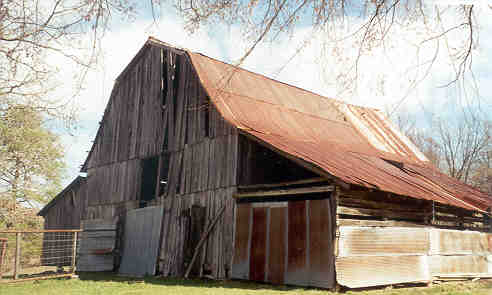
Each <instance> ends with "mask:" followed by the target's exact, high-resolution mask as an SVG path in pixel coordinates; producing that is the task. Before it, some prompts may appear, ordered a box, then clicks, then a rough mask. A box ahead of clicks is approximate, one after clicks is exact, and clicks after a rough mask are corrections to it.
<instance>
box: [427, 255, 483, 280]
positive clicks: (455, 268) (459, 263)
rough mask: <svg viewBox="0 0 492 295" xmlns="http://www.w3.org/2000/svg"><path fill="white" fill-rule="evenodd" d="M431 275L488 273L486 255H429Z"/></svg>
mask: <svg viewBox="0 0 492 295" xmlns="http://www.w3.org/2000/svg"><path fill="white" fill-rule="evenodd" d="M429 259H430V261H429V262H430V272H431V275H433V276H436V275H439V274H477V273H488V272H489V270H488V263H489V261H488V259H487V256H486V255H460V256H441V255H435V256H430V257H429Z"/></svg>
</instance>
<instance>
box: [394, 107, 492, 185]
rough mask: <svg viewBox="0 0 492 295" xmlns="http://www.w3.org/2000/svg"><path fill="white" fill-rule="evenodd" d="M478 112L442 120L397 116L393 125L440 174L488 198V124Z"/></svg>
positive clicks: (491, 144) (491, 151)
mask: <svg viewBox="0 0 492 295" xmlns="http://www.w3.org/2000/svg"><path fill="white" fill-rule="evenodd" d="M480 115H481V113H480V112H471V111H469V112H464V113H461V112H455V113H454V114H453V115H452V116H451V115H449V114H448V115H447V117H445V118H442V117H441V118H435V117H434V118H428V120H425V121H427V123H426V122H425V121H420V122H419V123H420V124H417V121H416V120H415V117H413V116H412V115H409V114H408V113H403V112H402V113H399V114H397V116H396V122H395V123H396V124H397V125H398V127H399V128H400V130H402V132H403V133H405V134H406V135H407V136H408V137H409V138H410V140H412V142H413V143H414V144H415V145H416V146H417V147H419V149H420V150H421V151H422V152H423V153H424V154H425V155H426V157H427V158H428V159H429V161H430V162H431V163H432V164H433V165H434V166H435V167H437V168H438V169H440V170H441V171H442V172H444V173H446V174H447V175H449V176H451V177H454V178H456V179H458V180H461V181H463V182H464V183H467V184H470V185H472V186H474V187H476V188H478V189H480V190H482V191H483V192H487V193H490V194H492V182H491V181H492V169H491V168H492V124H491V122H490V121H488V120H487V119H486V118H483V117H482V116H480Z"/></svg>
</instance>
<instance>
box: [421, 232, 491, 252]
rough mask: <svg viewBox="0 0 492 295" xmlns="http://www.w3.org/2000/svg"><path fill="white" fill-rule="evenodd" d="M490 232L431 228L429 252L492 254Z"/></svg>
mask: <svg viewBox="0 0 492 295" xmlns="http://www.w3.org/2000/svg"><path fill="white" fill-rule="evenodd" d="M489 240H492V234H487V233H480V232H476V231H461V230H446V229H432V230H430V241H431V246H430V253H431V254H432V255H434V254H439V255H467V254H468V255H470V254H492V245H491V244H489Z"/></svg>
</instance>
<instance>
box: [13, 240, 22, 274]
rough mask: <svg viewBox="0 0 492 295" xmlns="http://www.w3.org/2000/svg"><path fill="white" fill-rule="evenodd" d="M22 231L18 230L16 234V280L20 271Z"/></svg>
mask: <svg viewBox="0 0 492 295" xmlns="http://www.w3.org/2000/svg"><path fill="white" fill-rule="evenodd" d="M21 235H22V233H20V232H18V233H16V234H15V262H14V263H15V264H14V280H17V279H18V278H19V271H20V254H21V239H22V236H21Z"/></svg>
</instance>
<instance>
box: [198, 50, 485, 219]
mask: <svg viewBox="0 0 492 295" xmlns="http://www.w3.org/2000/svg"><path fill="white" fill-rule="evenodd" d="M189 56H190V58H191V61H192V63H193V65H194V67H195V70H196V71H197V73H198V76H199V78H200V80H201V82H202V85H203V86H204V88H205V89H206V91H207V93H208V94H209V97H210V99H211V101H212V102H213V103H214V104H215V106H216V108H217V109H218V110H219V112H220V113H221V114H222V116H223V117H224V118H225V119H226V120H228V121H229V122H230V123H231V124H233V125H235V126H236V127H237V128H239V129H242V130H243V131H244V132H246V133H248V134H250V135H253V136H254V137H256V138H258V139H260V140H261V141H263V142H264V143H266V144H268V145H271V146H274V147H275V148H277V149H280V150H282V151H284V152H286V153H288V154H290V155H292V156H295V157H297V158H299V159H302V160H303V161H306V162H309V163H311V164H314V165H315V166H317V167H319V168H321V169H322V170H324V171H326V172H327V173H329V174H331V175H334V176H335V177H337V178H339V179H340V180H342V181H344V182H346V183H351V184H356V185H361V186H364V187H369V188H376V189H378V190H382V191H387V192H392V193H395V194H399V195H404V196H410V197H415V198H420V199H425V200H433V201H437V202H440V203H443V204H448V205H453V206H458V207H462V208H466V209H470V210H477V211H485V210H487V208H489V207H491V206H492V200H491V198H489V197H488V196H486V195H485V194H483V193H481V192H479V191H477V190H474V189H473V188H471V187H469V186H467V185H465V184H462V183H460V182H459V181H457V180H455V179H452V178H450V177H447V176H445V175H444V174H442V173H440V172H438V171H437V169H435V168H433V167H432V166H431V165H430V163H429V162H428V160H427V159H426V157H425V156H424V155H423V154H422V153H421V152H420V151H419V150H418V149H417V147H416V146H415V145H413V144H411V142H410V140H409V139H408V138H406V137H405V136H404V135H402V134H401V133H400V132H399V131H398V130H397V129H396V127H395V126H393V124H391V122H390V121H389V120H388V119H387V118H386V117H385V116H384V115H383V114H382V113H381V112H380V111H379V110H375V109H370V108H364V107H358V106H353V105H348V104H345V103H342V102H340V101H337V100H334V99H329V98H326V97H322V96H320V95H317V94H315V93H312V92H309V91H306V90H303V89H300V88H297V87H294V86H291V85H288V84H285V83H281V82H278V81H275V80H272V79H269V78H267V77H264V76H262V75H259V74H256V73H252V72H249V71H246V70H244V69H241V68H238V67H234V66H231V65H228V64H225V63H223V62H220V61H217V60H214V59H211V58H209V57H206V56H203V55H201V54H197V53H190V52H189ZM386 160H389V161H396V162H399V163H403V164H404V165H403V167H397V166H395V165H393V164H391V163H390V162H389V161H386Z"/></svg>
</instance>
